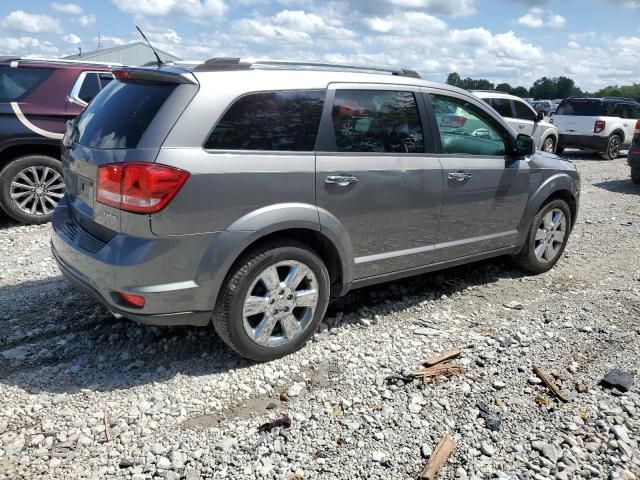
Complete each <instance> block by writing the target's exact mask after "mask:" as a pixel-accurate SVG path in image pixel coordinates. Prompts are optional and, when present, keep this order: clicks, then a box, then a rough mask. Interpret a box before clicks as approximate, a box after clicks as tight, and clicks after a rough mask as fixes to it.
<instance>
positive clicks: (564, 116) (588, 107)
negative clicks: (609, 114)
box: [553, 98, 605, 135]
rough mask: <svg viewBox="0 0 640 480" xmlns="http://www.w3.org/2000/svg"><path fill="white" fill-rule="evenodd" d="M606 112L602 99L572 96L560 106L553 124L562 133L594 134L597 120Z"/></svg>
mask: <svg viewBox="0 0 640 480" xmlns="http://www.w3.org/2000/svg"><path fill="white" fill-rule="evenodd" d="M604 113H605V112H604V106H603V103H602V101H601V100H594V99H588V98H570V99H567V100H564V101H563V102H562V103H561V104H560V106H559V107H558V110H557V111H556V113H555V115H554V116H553V124H554V125H555V126H556V127H558V131H559V133H560V135H593V134H594V126H595V122H596V120H597V119H598V118H600V117H601V116H603V115H604Z"/></svg>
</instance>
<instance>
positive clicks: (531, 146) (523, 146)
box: [515, 133, 536, 157]
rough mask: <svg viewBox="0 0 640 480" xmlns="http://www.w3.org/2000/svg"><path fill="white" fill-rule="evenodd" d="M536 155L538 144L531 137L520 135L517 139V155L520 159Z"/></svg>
mask: <svg viewBox="0 0 640 480" xmlns="http://www.w3.org/2000/svg"><path fill="white" fill-rule="evenodd" d="M534 153H536V144H535V143H534V142H533V138H531V137H530V136H529V135H524V134H522V133H521V134H520V135H518V138H517V139H516V151H515V154H516V156H518V157H530V156H531V155H533V154H534Z"/></svg>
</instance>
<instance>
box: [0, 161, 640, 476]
mask: <svg viewBox="0 0 640 480" xmlns="http://www.w3.org/2000/svg"><path fill="white" fill-rule="evenodd" d="M573 159H574V160H575V161H576V163H577V164H578V167H579V169H580V171H581V173H582V179H583V191H582V203H581V212H580V216H579V219H578V223H577V225H576V229H575V231H574V234H573V236H572V239H571V241H570V243H569V246H568V248H567V251H566V253H565V256H564V258H563V259H562V260H561V262H560V264H559V265H558V266H557V268H555V269H554V270H553V271H551V272H549V273H547V274H545V275H541V276H536V277H533V276H525V275H523V274H522V272H520V271H518V270H517V269H515V268H513V267H512V266H510V264H509V263H508V261H506V260H504V259H498V260H494V261H489V262H483V263H479V264H475V265H472V266H466V267H461V268H456V269H452V270H447V271H444V272H440V273H436V274H431V275H425V276H421V277H417V278H413V279H408V280H405V281H401V282H394V283H390V284H387V285H383V286H378V287H373V288H368V289H365V290H360V291H355V292H352V293H351V294H350V295H349V296H348V297H346V298H344V299H341V300H338V301H337V302H335V303H334V304H332V306H331V307H330V312H329V314H328V317H327V319H326V324H325V325H323V328H322V330H321V333H318V334H317V335H316V336H315V338H314V340H313V341H312V342H310V343H309V344H308V345H307V346H306V348H304V349H303V350H302V351H300V352H298V353H297V354H295V355H292V356H290V357H288V358H284V359H281V360H278V361H274V362H271V363H268V364H261V365H256V364H252V363H249V362H246V361H244V360H242V359H239V358H238V357H237V356H235V355H234V354H232V353H231V352H230V351H229V350H228V349H227V348H226V347H224V345H223V344H222V343H221V341H220V340H219V339H218V338H217V337H216V336H215V334H214V333H213V332H212V331H211V330H210V329H196V328H186V327H175V328H157V327H147V326H138V325H136V324H134V323H132V322H128V321H117V320H115V319H114V318H112V317H111V316H110V315H109V314H108V312H107V311H106V310H105V309H104V308H103V307H100V306H98V305H95V304H94V303H93V302H92V301H91V300H89V299H88V298H87V297H85V296H84V295H82V294H80V293H77V292H75V291H74V290H73V289H72V288H71V287H70V286H69V285H68V284H67V283H66V281H64V280H63V279H62V278H61V277H60V275H59V273H58V271H57V269H56V267H55V264H54V262H53V260H52V258H51V254H50V251H49V245H48V242H49V226H18V225H15V224H12V223H10V222H9V221H7V220H6V219H0V396H1V397H0V398H2V402H1V403H0V478H105V477H106V478H134V479H147V478H167V479H178V478H186V479H188V480H195V479H198V478H233V479H239V478H264V479H286V480H291V479H296V480H301V479H356V478H366V479H396V478H399V479H404V478H407V479H415V478H417V477H418V475H419V472H420V470H421V469H422V467H423V465H424V464H425V463H426V461H427V459H428V457H429V455H430V454H431V452H432V450H433V448H434V447H435V445H436V443H437V441H438V439H439V438H440V437H442V436H443V435H450V436H451V437H453V438H454V439H455V440H456V441H457V447H456V449H455V451H454V453H453V455H452V457H451V458H450V461H449V463H448V464H447V465H446V466H445V467H444V468H443V469H442V470H441V473H440V476H439V478H443V479H447V478H460V479H465V478H505V479H507V478H514V479H515V478H517V479H527V478H536V479H546V478H558V479H572V478H611V479H626V480H629V479H635V478H640V451H639V450H638V440H639V439H640V395H639V392H640V384H639V382H638V379H637V378H636V379H635V383H634V385H633V387H632V389H631V390H630V391H629V392H627V393H621V392H619V391H616V390H609V389H606V388H603V387H602V386H600V384H599V383H600V380H601V379H602V378H603V376H604V375H605V374H606V373H607V372H608V371H609V370H611V369H614V368H618V369H622V370H626V371H628V372H632V373H634V374H637V373H638V369H639V365H640V362H639V359H640V262H639V261H638V259H639V258H640V242H639V240H640V236H639V234H640V203H639V200H640V187H639V186H635V185H633V184H632V183H631V181H630V179H629V168H628V167H627V166H626V161H625V160H624V159H621V160H617V161H615V162H604V161H599V160H597V158H596V157H595V156H587V155H584V154H582V155H577V154H574V155H573ZM506 305H509V307H507V306H506ZM455 346H459V347H461V348H462V349H463V354H462V356H461V358H459V359H458V360H457V362H458V363H459V364H460V365H462V366H464V367H465V369H466V373H465V374H463V375H456V376H453V377H451V378H449V379H443V380H440V381H439V382H437V383H430V384H428V385H422V384H421V383H420V382H419V381H409V380H407V378H406V374H407V373H408V372H411V371H412V370H414V369H416V368H417V367H419V366H420V364H421V363H422V361H423V360H424V359H425V358H427V357H430V356H433V355H435V354H438V353H442V352H444V351H445V350H448V349H450V348H452V347H455ZM533 364H538V365H540V366H541V367H542V368H543V369H544V370H545V371H547V372H548V373H549V374H550V375H551V376H552V377H553V379H554V381H555V382H556V383H557V384H558V385H559V386H560V387H561V388H562V389H563V391H565V392H567V393H570V395H571V397H572V399H571V401H569V402H567V403H562V402H560V401H558V400H557V399H555V398H554V397H553V396H552V395H551V393H550V392H549V390H547V389H546V388H545V387H544V386H543V385H540V382H539V380H538V378H537V377H535V376H534V374H533V373H532V365H533ZM282 392H286V393H287V395H282ZM286 397H289V398H288V401H285V400H286V399H287V398H286ZM479 405H482V406H483V408H486V409H488V410H489V411H490V414H489V420H487V419H485V418H484V417H486V416H487V415H484V417H483V414H482V412H481V410H480V408H481V407H479ZM284 414H286V415H288V416H289V418H290V421H291V426H290V428H288V429H287V428H274V429H273V430H272V431H270V432H267V433H263V434H261V433H259V432H258V427H259V426H260V425H261V424H263V423H265V422H268V421H272V420H275V419H278V418H281V417H282V416H283V415H284ZM492 416H493V417H492ZM500 421H501V424H500V426H499V429H497V430H496V431H492V430H490V429H489V428H488V425H490V426H492V427H494V429H495V427H497V425H496V424H497V423H500ZM105 425H107V426H108V428H105Z"/></svg>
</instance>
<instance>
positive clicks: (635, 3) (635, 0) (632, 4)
mask: <svg viewBox="0 0 640 480" xmlns="http://www.w3.org/2000/svg"><path fill="white" fill-rule="evenodd" d="M600 1H604V2H607V3H612V4H614V5H622V6H623V7H626V8H640V0H600Z"/></svg>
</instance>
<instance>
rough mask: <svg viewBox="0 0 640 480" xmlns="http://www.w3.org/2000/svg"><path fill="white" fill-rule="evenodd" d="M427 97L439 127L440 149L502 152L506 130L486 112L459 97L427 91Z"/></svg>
mask: <svg viewBox="0 0 640 480" xmlns="http://www.w3.org/2000/svg"><path fill="white" fill-rule="evenodd" d="M431 100H432V102H433V109H434V112H435V116H436V121H437V124H438V129H439V131H440V140H441V142H442V153H446V154H467V155H499V156H502V155H504V154H505V151H506V148H505V145H506V143H505V141H506V137H507V135H508V134H507V133H506V131H504V130H503V129H502V128H501V127H500V126H499V125H498V124H497V122H495V121H494V120H493V119H491V117H490V115H488V114H487V113H486V112H483V111H482V110H481V109H479V108H478V107H476V106H475V105H473V104H471V103H469V102H467V101H465V100H462V99H459V98H454V97H446V96H444V95H431Z"/></svg>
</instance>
